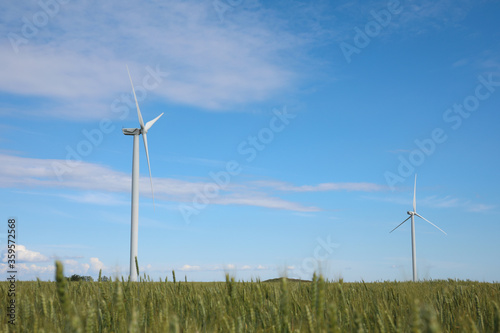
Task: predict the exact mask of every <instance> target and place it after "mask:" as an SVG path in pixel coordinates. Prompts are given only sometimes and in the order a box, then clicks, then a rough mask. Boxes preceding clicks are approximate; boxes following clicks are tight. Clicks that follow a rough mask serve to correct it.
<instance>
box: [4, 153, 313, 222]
mask: <svg viewBox="0 0 500 333" xmlns="http://www.w3.org/2000/svg"><path fill="white" fill-rule="evenodd" d="M0 159H1V160H2V161H3V163H1V164H0V187H17V188H23V187H27V188H32V187H34V186H38V187H46V188H59V189H71V190H79V191H85V192H84V193H78V194H60V196H62V197H65V198H68V199H70V200H73V201H75V200H76V201H80V202H86V203H92V204H95V203H96V202H99V201H101V202H100V203H106V204H121V201H120V200H119V199H116V198H114V197H113V196H112V194H110V193H109V192H117V193H129V192H130V174H128V173H124V172H119V171H115V170H112V169H110V168H108V167H106V166H102V165H99V164H92V163H87V162H79V163H78V164H77V165H76V166H74V167H67V161H65V160H49V159H35V158H25V157H18V156H11V155H4V154H0ZM73 163H75V162H74V161H73ZM54 166H58V168H59V167H61V166H64V167H65V168H67V169H65V170H67V172H65V173H63V174H59V175H61V178H62V180H59V179H58V177H57V174H56V172H57V171H54ZM56 170H58V169H56ZM139 181H140V184H141V185H140V191H141V195H145V196H150V195H151V192H150V184H149V177H147V176H146V177H141V178H140V180H139ZM153 182H154V184H155V196H156V197H157V198H158V199H164V200H169V201H178V202H187V203H190V202H192V200H193V198H194V197H195V195H197V193H203V191H204V188H205V186H206V185H207V184H212V183H210V182H201V181H200V182H188V181H183V180H178V179H171V178H155V179H154V180H153ZM105 192H107V193H105ZM210 203H211V204H218V205H246V206H258V207H266V208H273V209H284V210H292V211H301V212H312V211H319V210H320V209H319V208H317V207H311V206H304V205H302V204H300V203H295V202H290V201H287V200H283V199H281V198H277V197H270V196H268V195H267V194H266V193H265V192H262V191H257V192H256V191H254V190H253V187H249V186H245V185H243V184H229V185H228V186H226V188H224V189H220V191H219V195H218V196H217V197H215V198H212V199H210Z"/></svg>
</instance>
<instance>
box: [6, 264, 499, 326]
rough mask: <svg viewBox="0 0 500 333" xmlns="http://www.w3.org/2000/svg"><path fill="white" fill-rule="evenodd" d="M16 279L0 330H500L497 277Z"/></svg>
mask: <svg viewBox="0 0 500 333" xmlns="http://www.w3.org/2000/svg"><path fill="white" fill-rule="evenodd" d="M59 275H60V276H59V279H58V281H57V282H41V281H33V282H17V284H16V321H15V322H16V325H11V324H9V323H8V317H7V315H6V311H7V310H6V309H7V307H8V305H9V297H8V295H7V291H8V290H7V289H8V288H9V284H8V283H7V282H1V283H0V289H1V295H2V298H1V302H2V305H1V313H2V324H1V328H0V331H2V332H500V309H499V304H500V283H479V282H473V281H455V280H448V281H443V280H439V281H425V282H418V283H413V282H377V283H363V282H359V283H343V282H342V281H336V282H326V281H323V279H322V278H314V280H313V281H312V282H295V281H287V280H284V279H280V280H278V281H277V282H260V281H254V282H235V281H234V280H233V279H229V278H227V281H226V282H211V283H197V282H176V283H174V282H171V281H169V282H151V281H142V282H136V283H133V282H127V281H114V282H68V281H66V279H61V273H59Z"/></svg>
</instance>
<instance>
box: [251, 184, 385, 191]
mask: <svg viewBox="0 0 500 333" xmlns="http://www.w3.org/2000/svg"><path fill="white" fill-rule="evenodd" d="M254 184H255V185H257V186H261V187H270V188H273V189H275V190H278V191H284V192H324V191H362V192H374V191H386V190H387V189H388V188H387V186H384V185H378V184H374V183H322V184H318V185H302V186H295V185H292V184H289V183H285V182H278V181H256V182H254Z"/></svg>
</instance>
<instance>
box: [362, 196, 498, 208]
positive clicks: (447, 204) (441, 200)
mask: <svg viewBox="0 0 500 333" xmlns="http://www.w3.org/2000/svg"><path fill="white" fill-rule="evenodd" d="M365 198H366V199H370V200H376V201H384V202H391V203H395V204H398V205H407V206H408V207H410V205H411V199H408V198H403V197H391V196H384V197H368V196H366V197H365ZM417 205H418V206H424V207H437V208H460V209H463V210H465V211H469V212H487V211H491V210H493V209H495V208H496V207H497V206H496V205H488V204H483V203H474V202H472V201H471V200H467V199H461V198H455V197H452V196H449V195H447V196H444V197H439V196H436V195H433V196H427V197H423V198H420V199H418V200H417Z"/></svg>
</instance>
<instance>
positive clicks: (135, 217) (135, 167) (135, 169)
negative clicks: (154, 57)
mask: <svg viewBox="0 0 500 333" xmlns="http://www.w3.org/2000/svg"><path fill="white" fill-rule="evenodd" d="M127 72H128V77H129V79H130V84H131V85H132V92H133V93H134V99H135V105H136V106H137V116H138V117H139V124H140V125H141V128H124V129H122V131H123V134H125V135H133V136H134V150H133V153H132V156H133V157H132V212H131V215H132V217H131V230H130V280H131V281H134V282H135V281H137V269H136V263H135V261H136V258H137V240H138V232H139V225H138V222H139V135H141V134H142V139H143V141H144V148H145V149H146V158H147V160H148V168H149V180H150V182H151V193H152V194H153V207H154V201H155V194H154V191H153V178H152V177H151V166H150V164H149V152H148V138H147V133H148V130H149V129H150V128H151V126H153V124H154V123H155V122H156V121H157V120H158V119H159V118H160V117H161V116H163V113H162V114H160V115H159V116H158V117H156V118H155V119H153V120H151V121H148V122H147V123H146V124H144V121H143V120H142V115H141V110H140V109H139V103H137V97H136V95H135V89H134V84H133V83H132V77H131V76H130V71H129V70H128V66H127Z"/></svg>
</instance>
